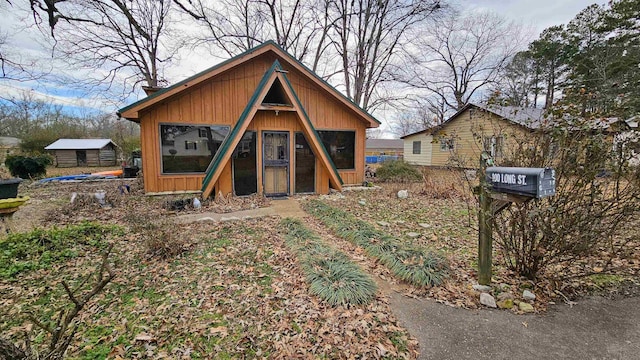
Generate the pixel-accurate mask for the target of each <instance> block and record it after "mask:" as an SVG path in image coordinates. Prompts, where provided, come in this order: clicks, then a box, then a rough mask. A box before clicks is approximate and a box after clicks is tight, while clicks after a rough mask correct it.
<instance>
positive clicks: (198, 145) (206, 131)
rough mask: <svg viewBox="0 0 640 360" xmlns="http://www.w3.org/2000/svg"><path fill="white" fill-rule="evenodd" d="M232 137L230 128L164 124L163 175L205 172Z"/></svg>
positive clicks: (162, 126) (161, 142)
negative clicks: (224, 143) (229, 136)
mask: <svg viewBox="0 0 640 360" xmlns="http://www.w3.org/2000/svg"><path fill="white" fill-rule="evenodd" d="M228 134H229V126H219V125H215V126H193V125H185V124H180V125H178V124H161V125H160V151H161V153H162V160H161V161H162V173H163V174H180V173H203V172H205V170H206V169H207V167H208V166H209V163H211V159H213V156H214V155H215V154H216V152H218V149H219V148H220V146H221V145H222V142H223V141H224V139H225V138H226V137H227V135H228Z"/></svg>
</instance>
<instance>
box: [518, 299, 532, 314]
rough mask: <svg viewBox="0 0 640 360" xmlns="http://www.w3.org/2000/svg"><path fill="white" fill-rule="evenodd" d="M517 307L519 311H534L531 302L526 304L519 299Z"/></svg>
mask: <svg viewBox="0 0 640 360" xmlns="http://www.w3.org/2000/svg"><path fill="white" fill-rule="evenodd" d="M518 308H519V309H520V311H522V312H525V313H532V312H534V311H536V310H535V309H534V308H533V306H532V305H531V304H527V303H526V302H524V301H520V303H519V304H518Z"/></svg>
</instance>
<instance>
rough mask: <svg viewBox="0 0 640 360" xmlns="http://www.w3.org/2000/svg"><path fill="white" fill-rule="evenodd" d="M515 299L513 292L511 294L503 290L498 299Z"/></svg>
mask: <svg viewBox="0 0 640 360" xmlns="http://www.w3.org/2000/svg"><path fill="white" fill-rule="evenodd" d="M513 299H514V297H513V294H511V293H509V292H503V293H500V294H499V295H498V300H499V301H504V300H513Z"/></svg>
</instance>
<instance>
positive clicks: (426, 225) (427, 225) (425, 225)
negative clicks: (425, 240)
mask: <svg viewBox="0 0 640 360" xmlns="http://www.w3.org/2000/svg"><path fill="white" fill-rule="evenodd" d="M418 225H420V227H423V228H425V229H428V228H430V227H431V225H429V224H427V223H419V224H418Z"/></svg>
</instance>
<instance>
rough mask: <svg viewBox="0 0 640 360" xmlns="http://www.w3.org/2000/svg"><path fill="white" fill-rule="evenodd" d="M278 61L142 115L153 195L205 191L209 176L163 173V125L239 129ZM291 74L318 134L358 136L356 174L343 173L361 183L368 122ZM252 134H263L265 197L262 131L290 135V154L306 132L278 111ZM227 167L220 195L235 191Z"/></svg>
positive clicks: (229, 75)
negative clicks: (298, 133) (341, 132)
mask: <svg viewBox="0 0 640 360" xmlns="http://www.w3.org/2000/svg"><path fill="white" fill-rule="evenodd" d="M274 60H276V56H275V55H274V54H272V53H268V54H265V55H263V56H261V57H258V58H255V59H254V60H252V61H248V62H246V63H242V64H240V65H238V66H237V67H235V68H233V69H231V70H229V71H227V72H225V73H222V74H220V75H218V76H216V77H214V78H213V79H210V80H207V81H205V82H203V83H202V84H200V85H198V86H196V87H194V88H192V89H189V90H186V91H185V92H183V93H179V94H176V95H175V96H173V97H170V98H168V99H166V100H164V101H162V102H159V103H158V104H155V105H153V106H151V107H150V108H149V109H147V110H145V111H144V112H143V113H141V114H140V130H141V134H142V135H141V148H142V157H143V162H142V163H143V173H144V182H145V190H146V191H147V192H165V191H193V190H200V188H201V186H202V179H203V178H204V174H171V175H163V174H161V159H160V143H159V142H160V141H159V125H160V124H161V123H177V124H203V125H205V124H206V125H213V124H218V125H229V126H231V127H233V126H234V125H235V123H236V122H237V121H238V119H239V117H240V115H241V114H242V112H243V110H244V109H245V107H246V105H247V104H248V102H249V99H250V98H251V96H252V95H253V93H254V91H255V90H256V87H257V86H258V84H259V82H260V80H261V78H262V77H263V75H264V74H265V72H266V71H267V70H268V69H269V67H270V66H271V65H272V64H273V62H274ZM282 63H283V64H285V63H284V62H282ZM285 66H286V65H285ZM285 70H288V71H289V73H288V74H287V76H288V78H289V80H290V82H291V84H292V86H293V88H294V90H295V91H296V94H297V95H298V98H299V99H300V102H301V103H302V105H303V107H304V108H305V110H306V112H307V114H308V116H309V118H310V119H311V121H312V123H313V125H314V127H315V128H316V129H322V130H354V131H355V132H356V145H355V150H356V154H355V169H353V170H340V171H339V173H340V176H341V177H342V180H343V182H344V184H360V183H361V182H362V181H363V180H364V148H365V130H366V124H365V122H363V121H362V120H361V119H360V118H359V117H357V116H356V114H355V113H354V112H353V111H352V110H351V109H348V108H347V107H345V106H344V105H343V104H340V103H339V102H338V101H337V100H335V99H333V98H332V97H331V96H330V95H329V94H327V93H326V92H325V91H324V90H322V89H320V88H319V87H318V86H317V85H316V84H314V83H313V82H312V81H310V80H308V79H307V78H306V77H305V76H304V75H302V74H301V73H299V72H298V71H297V70H295V69H288V68H286V67H285ZM248 130H254V131H258V141H257V147H258V159H257V161H258V191H259V192H260V193H262V150H261V149H262V131H264V130H277V131H288V132H289V139H290V141H291V144H292V145H291V146H290V149H292V151H293V149H295V147H294V146H293V141H294V132H296V131H302V127H301V126H300V124H299V122H298V120H297V115H296V114H295V113H291V112H286V111H280V112H279V114H278V115H277V116H276V115H275V111H269V110H260V111H258V112H257V114H256V116H255V117H254V120H253V121H252V123H251V124H249V128H248ZM291 159H293V152H292V153H291ZM292 165H293V163H292ZM226 166H227V167H228V168H229V169H228V171H227V169H226V168H225V171H224V172H223V174H222V175H221V176H220V179H219V180H218V184H216V193H217V192H218V191H222V192H223V193H225V194H226V193H228V192H231V191H232V190H231V189H232V174H231V167H230V164H227V165H226ZM321 168H322V165H321V164H320V163H318V165H317V166H316V169H317V170H316V171H317V177H316V191H317V192H319V193H327V192H328V189H329V182H328V179H326V178H327V177H328V174H327V173H325V172H323V171H322V170H321ZM292 169H293V168H292ZM290 179H291V181H290V184H291V186H290V189H293V188H294V173H293V171H290ZM325 190H326V191H325Z"/></svg>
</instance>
